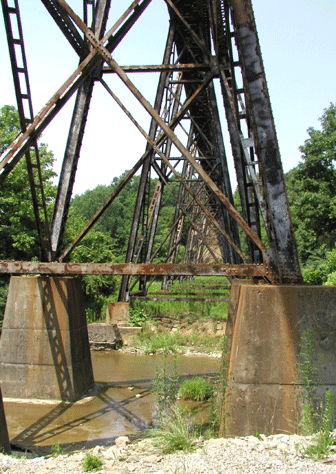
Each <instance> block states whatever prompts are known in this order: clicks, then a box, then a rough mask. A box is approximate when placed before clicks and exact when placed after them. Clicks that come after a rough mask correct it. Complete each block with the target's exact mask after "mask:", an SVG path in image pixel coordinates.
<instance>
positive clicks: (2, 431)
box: [0, 388, 11, 454]
mask: <svg viewBox="0 0 336 474" xmlns="http://www.w3.org/2000/svg"><path fill="white" fill-rule="evenodd" d="M10 451H11V448H10V443H9V438H8V431H7V423H6V417H5V411H4V407H3V403H2V395H1V388H0V453H6V454H9V453H10Z"/></svg>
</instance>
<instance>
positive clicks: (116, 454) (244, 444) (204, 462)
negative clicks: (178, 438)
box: [0, 434, 336, 474]
mask: <svg viewBox="0 0 336 474" xmlns="http://www.w3.org/2000/svg"><path fill="white" fill-rule="evenodd" d="M312 442H313V441H312V439H311V438H309V437H302V436H298V435H291V436H287V435H283V434H278V435H272V436H268V437H266V436H264V435H260V436H259V437H258V438H257V437H254V436H248V437H241V438H228V439H226V438H218V439H210V440H202V439H199V440H196V441H195V446H194V449H193V450H192V451H191V452H189V453H184V452H182V451H177V452H175V453H174V454H162V453H161V452H160V450H159V449H157V448H155V447H154V446H153V443H152V441H151V440H150V439H143V440H140V441H136V442H134V443H129V442H128V438H127V437H120V438H117V439H116V440H115V444H114V445H112V446H109V447H100V446H96V447H95V448H94V449H92V450H91V451H89V452H90V453H92V454H93V455H95V456H98V457H99V458H100V459H101V460H102V463H103V464H102V468H101V470H100V471H99V472H102V473H110V474H112V473H113V474H127V473H133V472H134V473H136V474H149V473H155V474H202V473H204V474H222V473H223V474H224V473H225V474H226V473H230V474H238V473H239V474H252V473H262V472H266V473H293V474H294V473H300V474H320V473H326V474H329V473H336V451H335V449H334V448H336V446H335V447H334V446H332V450H331V453H330V455H328V457H327V458H325V459H323V460H320V461H314V460H312V459H310V458H307V457H305V456H304V455H303V454H302V453H303V451H304V449H305V447H306V446H307V445H308V444H311V443H312ZM86 453H87V451H78V452H75V453H72V454H69V455H67V454H61V455H58V456H57V457H35V458H31V459H24V458H22V457H21V458H19V457H15V456H5V455H0V473H5V472H6V473H7V472H8V473H11V474H23V473H24V474H46V473H57V474H65V473H70V472H71V473H72V474H82V473H83V472H85V471H84V468H83V464H82V461H83V459H84V457H85V456H86ZM94 472H98V471H94Z"/></svg>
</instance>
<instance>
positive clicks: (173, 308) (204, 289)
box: [132, 277, 229, 321]
mask: <svg viewBox="0 0 336 474" xmlns="http://www.w3.org/2000/svg"><path fill="white" fill-rule="evenodd" d="M226 282H227V280H226V279H225V278H224V279H223V278H220V277H195V278H194V279H193V280H191V281H190V280H189V279H186V280H183V281H182V282H180V281H179V280H175V281H174V282H173V283H172V284H171V285H170V286H169V290H168V293H167V295H168V296H169V292H170V293H172V292H174V294H175V296H180V297H184V296H188V294H189V292H190V291H192V292H193V293H195V296H199V297H201V296H204V297H209V298H211V297H212V298H213V297H216V293H218V292H220V293H223V292H224V291H225V290H226V289H227V288H226ZM217 285H218V288H209V286H217ZM160 291H161V282H160V281H155V282H153V283H152V285H151V286H150V288H149V292H156V293H157V292H160ZM228 295H229V293H228ZM157 296H158V294H157ZM132 309H134V310H143V311H144V313H145V314H146V315H147V316H148V318H150V319H161V318H163V317H166V316H167V315H169V316H170V317H171V318H173V319H184V318H185V317H188V318H189V319H190V320H194V321H195V320H199V319H203V320H204V319H211V320H214V321H225V320H226V317H227V309H228V302H226V301H220V302H206V301H148V300H147V301H139V300H135V301H132Z"/></svg>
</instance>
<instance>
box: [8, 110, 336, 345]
mask: <svg viewBox="0 0 336 474" xmlns="http://www.w3.org/2000/svg"><path fill="white" fill-rule="evenodd" d="M320 122H321V130H317V129H314V128H309V129H308V131H307V132H308V139H307V140H306V141H305V142H304V144H303V145H302V146H301V148H300V150H301V154H302V161H301V162H300V163H299V164H298V166H296V167H295V168H294V169H292V170H291V171H289V172H288V173H287V174H286V183H287V193H288V199H289V203H290V207H291V215H292V221H293V226H294V230H295V234H296V239H297V244H298V250H299V257H300V261H301V265H302V269H303V275H304V280H305V281H306V282H307V283H310V284H327V285H335V284H336V245H335V244H336V197H335V196H336V170H335V159H336V149H335V142H336V104H332V103H331V104H330V106H329V107H328V108H326V109H325V110H324V113H323V115H322V117H321V119H320ZM19 131H20V126H19V120H18V113H17V111H16V110H15V108H14V107H12V106H4V107H2V109H0V152H2V151H3V150H4V149H5V148H6V147H7V146H8V145H9V144H10V143H11V142H12V140H13V139H14V138H15V136H16V135H17V134H18V132H19ZM39 149H40V158H41V163H42V174H43V180H44V187H45V195H46V201H47V208H48V213H49V217H50V218H51V215H52V208H53V203H54V200H55V195H56V186H55V185H54V184H53V178H54V177H55V172H54V171H53V164H54V156H53V153H52V152H51V151H49V150H48V149H47V146H46V145H45V144H43V143H41V144H40V145H39ZM123 177H124V175H122V176H120V177H115V178H114V179H113V181H112V182H111V184H110V185H108V186H103V185H100V186H97V187H96V188H95V189H93V190H90V191H86V192H85V193H83V194H82V195H80V196H78V195H77V196H75V197H74V198H73V199H72V205H71V208H70V212H69V219H68V224H67V229H66V234H65V236H64V248H66V247H67V246H68V245H69V244H70V243H71V242H72V241H73V239H74V238H75V237H76V236H77V235H78V233H79V232H80V230H81V229H82V228H83V226H84V225H85V224H86V223H87V222H88V220H89V219H90V218H91V217H92V215H93V214H94V212H95V211H96V210H97V209H98V208H99V207H100V205H101V204H102V203H103V202H104V201H105V199H106V198H107V197H108V196H109V195H110V194H111V193H112V192H113V191H114V190H115V188H116V187H117V186H118V184H119V183H120V181H121V180H122V179H123ZM139 179H140V178H139V177H138V176H135V177H134V178H133V179H132V180H131V181H130V182H129V183H128V184H127V186H125V188H124V189H123V191H122V192H121V193H120V194H119V195H118V196H117V198H116V199H115V200H114V201H113V203H112V204H111V206H110V207H109V208H108V209H107V210H106V212H105V213H104V215H103V216H102V217H101V218H100V219H99V221H98V222H97V223H96V225H95V227H94V228H93V229H92V230H91V231H90V232H89V233H88V235H87V236H86V237H85V238H84V239H83V240H82V241H81V243H80V244H79V245H78V246H77V247H76V249H75V250H74V251H73V252H72V254H71V255H70V260H71V261H73V262H79V261H81V262H90V261H95V262H106V261H113V262H122V261H124V258H125V252H126V248H127V243H128V236H129V229H130V226H131V222H132V218H133V211H134V205H135V202H136V196H137V189H138V184H139ZM155 184H156V180H155V179H153V180H151V182H150V186H151V188H152V190H153V189H154V187H155ZM171 187H172V188H173V190H174V192H175V194H176V191H177V189H178V183H174V182H173V183H171ZM236 195H237V193H236ZM236 197H237V196H236ZM237 206H238V208H239V203H237ZM0 208H1V226H0V259H13V260H32V259H38V258H39V246H38V239H37V233H36V229H35V222H34V213H33V205H32V202H31V199H30V189H29V184H28V178H27V170H26V167H25V162H24V160H23V159H22V160H20V162H19V163H18V164H17V166H16V167H15V168H14V170H13V171H12V172H11V173H10V175H9V176H8V177H7V179H6V180H5V181H4V183H3V185H2V187H1V196H0ZM174 210H175V200H174V198H173V197H172V195H171V193H170V192H169V190H168V189H166V188H165V189H164V193H163V197H162V202H161V211H160V219H159V223H158V227H157V232H156V236H155V242H154V247H156V246H157V244H158V243H159V242H161V240H162V239H163V237H164V236H165V235H166V234H167V232H168V231H169V229H170V226H171V223H172V218H173V214H174ZM14 229H15V231H14ZM187 231H188V229H187V228H186V229H184V231H183V234H182V237H181V243H180V248H181V249H182V251H181V255H183V248H184V245H185V243H186V233H187ZM263 238H264V234H263ZM168 240H169V239H167V241H166V242H165V244H164V245H163V246H162V248H161V249H160V251H159V252H158V254H157V255H156V257H155V260H154V263H156V262H160V261H163V259H164V258H165V256H166V251H167V245H168ZM244 245H245V242H244V241H242V246H243V247H244ZM78 278H79V279H80V280H81V281H82V284H83V293H84V299H85V305H86V310H87V317H88V320H89V321H95V320H99V319H102V318H104V316H105V310H106V305H107V302H108V301H112V300H114V301H115V300H116V299H117V294H118V288H119V283H120V277H117V276H106V275H90V276H83V277H78ZM204 280H207V282H209V281H210V280H211V279H204ZM8 281H9V279H8V277H7V276H0V321H1V320H2V316H3V312H4V306H5V301H6V294H7V288H8ZM195 281H196V280H195ZM198 281H201V280H198ZM160 285H161V280H160V279H159V280H158V281H156V282H155V283H153V285H152V286H151V287H150V292H151V291H157V290H159V289H160ZM189 285H190V282H187V281H183V282H177V281H175V282H174V283H173V285H170V289H173V290H174V292H175V293H176V294H177V296H179V297H181V298H183V296H184V295H185V294H186V292H187V291H190V286H189ZM187 287H188V290H187ZM134 289H135V290H136V287H135V288H134ZM197 292H198V293H199V292H200V290H199V289H198V290H197ZM215 292H216V290H214V291H213V293H215ZM208 296H209V297H211V292H210V293H209V295H208ZM132 305H133V307H132V311H131V321H132V324H134V325H139V324H141V325H144V323H145V322H146V320H149V321H152V320H159V319H162V318H166V317H168V316H169V317H170V318H172V319H174V320H175V322H177V326H181V324H180V323H179V321H180V322H181V321H183V320H187V321H188V324H192V323H193V322H194V321H196V320H201V319H202V318H204V319H206V318H207V319H209V320H212V321H214V322H216V321H223V320H224V318H225V315H226V312H227V305H226V303H225V302H224V303H223V302H217V303H216V302H205V301H182V300H181V299H180V301H176V302H174V301H134V302H133V303H132ZM196 332H197V331H196ZM178 337H179V336H178V335H176V336H175V338H178ZM189 337H190V340H189V341H188V342H186V344H187V343H188V344H192V343H193V344H194V345H203V341H201V339H202V337H203V336H200V338H199V340H197V341H196V335H194V336H190V335H189ZM177 342H178V341H177ZM177 342H176V343H177ZM164 344H165V345H168V346H169V345H171V342H169V341H167V340H165V341H164ZM174 344H175V343H174ZM175 345H176V344H175ZM158 346H160V344H159V343H158V342H157V341H153V344H152V347H151V348H149V350H151V351H155V350H157V349H156V347H158Z"/></svg>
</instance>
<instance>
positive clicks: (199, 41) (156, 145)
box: [0, 0, 302, 301]
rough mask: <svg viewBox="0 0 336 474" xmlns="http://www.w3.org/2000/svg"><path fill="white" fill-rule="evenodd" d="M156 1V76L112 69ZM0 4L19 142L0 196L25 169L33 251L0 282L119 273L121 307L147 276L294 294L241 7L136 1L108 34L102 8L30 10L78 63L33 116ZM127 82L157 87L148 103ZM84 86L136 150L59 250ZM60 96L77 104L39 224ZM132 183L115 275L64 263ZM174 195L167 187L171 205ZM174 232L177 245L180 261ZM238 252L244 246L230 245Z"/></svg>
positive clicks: (293, 253) (6, 160)
mask: <svg viewBox="0 0 336 474" xmlns="http://www.w3.org/2000/svg"><path fill="white" fill-rule="evenodd" d="M159 1H161V2H164V3H165V4H166V7H167V10H168V13H169V18H170V22H169V28H168V35H167V39H166V46H165V49H164V51H162V56H163V60H162V63H161V64H145V65H143V64H136V63H134V64H132V65H129V66H127V67H126V66H122V65H120V64H118V63H117V62H116V60H115V59H114V51H115V50H116V49H117V48H118V46H119V45H120V44H121V43H122V42H123V40H124V38H125V37H126V36H127V33H128V32H129V31H130V29H131V28H132V27H133V26H134V25H135V24H136V23H137V22H141V21H142V14H143V12H144V11H145V10H146V9H147V8H150V4H151V3H155V2H159ZM1 3H2V9H3V15H4V21H5V26H6V33H7V39H8V48H9V55H10V60H11V66H12V72H13V83H14V88H15V93H16V99H17V107H18V111H19V116H20V124H21V133H20V134H19V135H18V136H17V137H16V139H15V140H14V141H13V143H11V145H10V146H9V147H8V148H7V149H6V150H5V151H4V153H3V154H2V156H1V157H0V193H1V186H2V184H3V183H4V180H5V179H6V177H7V176H8V175H9V173H10V172H11V171H12V170H13V169H14V168H15V166H16V165H17V163H18V162H19V161H20V160H21V158H23V157H24V156H25V157H26V163H27V168H28V176H29V182H30V188H31V196H32V202H33V206H34V213H35V221H36V229H37V233H38V236H39V243H40V248H41V256H40V262H10V261H1V262H0V272H1V273H10V274H23V273H28V274H32V273H38V274H57V275H72V274H120V275H123V278H122V283H121V288H120V294H119V300H120V301H127V300H128V299H129V298H130V296H131V295H132V289H133V288H134V286H135V283H134V277H136V281H137V282H139V289H140V293H141V292H142V293H143V294H144V295H145V294H146V292H147V290H148V286H149V285H150V283H151V281H152V278H153V277H154V276H155V275H161V276H163V283H162V284H163V287H164V288H166V287H167V285H168V282H169V280H170V279H172V278H174V277H176V276H180V275H186V276H192V275H223V276H227V277H250V278H260V279H264V280H265V281H268V282H271V283H299V282H301V281H302V277H301V271H300V265H299V259H298V254H297V248H296V243H295V237H294V233H293V227H292V223H291V218H290V211H289V205H288V200H287V196H286V189H285V182H284V176H283V170H282V164H281V158H280V153H279V148H278V143H277V138H276V132H275V126H274V121H273V116H272V110H271V105H270V100H269V95H268V90H267V84H266V78H265V72H264V67H263V62H262V57H261V52H260V46H259V41H258V35H257V30H256V24H255V20H254V15H253V10H252V3H251V0H196V1H195V0H193V1H192V0H135V1H133V2H132V3H131V4H130V5H129V7H128V8H127V9H126V10H125V12H124V13H123V14H122V15H121V17H120V18H119V20H118V21H117V22H116V23H115V24H114V25H109V24H108V16H109V12H110V9H113V2H111V1H110V0H83V4H84V14H83V15H82V16H81V17H80V16H78V12H77V13H76V12H74V11H73V10H72V8H71V7H70V6H69V4H68V3H67V2H66V1H65V0H41V3H42V4H43V5H44V6H45V8H46V9H47V11H48V12H49V14H50V15H51V17H52V18H53V20H54V21H55V23H56V24H57V25H58V27H59V30H60V34H63V35H64V36H65V38H66V39H67V41H68V42H69V43H70V45H71V47H72V48H73V49H74V51H75V52H76V54H77V55H78V59H79V65H78V62H77V63H75V64H74V67H73V73H72V74H71V75H70V77H69V78H68V79H67V81H66V82H64V84H60V87H59V89H58V90H57V91H55V94H54V95H53V96H52V97H51V98H50V100H49V101H48V102H47V103H46V104H45V106H44V107H43V108H42V109H41V110H40V112H39V113H38V114H37V115H34V113H33V106H32V96H31V90H30V85H29V75H28V64H27V60H26V54H25V46H24V19H22V23H21V17H20V10H19V1H18V0H11V1H9V0H1ZM89 18H92V22H91V21H90V22H89V20H88V19H89ZM137 72H141V73H142V74H143V75H144V76H143V78H144V80H145V74H157V76H158V83H157V91H156V97H155V101H154V103H150V102H149V101H148V99H146V97H144V96H143V95H142V93H141V92H140V91H139V90H138V89H137V87H136V86H135V84H134V83H133V82H132V79H131V77H132V74H133V73H137ZM40 73H41V75H43V72H42V71H41V72H40ZM111 75H113V76H117V77H118V78H119V80H120V81H121V82H122V83H123V84H124V85H125V86H126V88H127V89H128V90H129V91H130V92H131V93H132V95H133V96H134V97H135V98H136V99H137V101H138V102H139V103H140V104H141V105H142V107H143V108H144V109H145V110H146V111H147V113H148V114H149V115H150V118H151V122H150V127H149V130H145V129H144V128H143V126H142V125H141V124H140V123H139V122H138V121H137V120H136V119H135V117H134V114H133V113H132V111H131V110H129V109H128V108H127V107H126V105H125V101H124V100H123V97H117V96H116V95H115V91H114V90H113V88H112V87H111V86H110V85H109V78H108V76H111ZM215 84H218V87H217V86H216V87H215ZM94 86H101V87H103V88H104V89H105V90H106V96H107V97H110V100H114V101H115V102H116V103H117V104H118V106H119V107H120V113H124V114H126V115H127V117H128V118H129V120H130V121H131V122H132V123H133V124H134V125H135V126H136V127H137V128H138V130H139V131H140V132H141V133H142V135H143V137H144V143H145V145H144V150H143V152H142V153H139V157H138V160H137V161H136V163H135V164H134V166H133V168H132V169H131V170H129V171H128V172H127V173H125V175H124V176H123V179H122V180H121V181H120V182H119V184H118V186H117V187H116V188H115V189H114V191H113V193H112V194H111V195H110V196H109V198H108V199H107V200H106V201H105V202H102V203H101V207H100V208H99V209H98V210H97V211H96V212H95V214H94V215H93V216H92V218H91V220H90V221H89V222H88V223H87V224H86V226H85V227H84V228H83V229H82V231H81V232H80V233H79V234H78V236H77V237H76V239H75V240H74V241H73V242H72V243H71V244H70V245H69V246H68V247H67V248H65V246H64V245H63V240H64V239H63V237H64V232H65V229H66V225H67V219H68V213H69V208H70V206H71V195H72V189H73V184H74V180H75V175H76V169H77V164H78V161H79V155H80V151H81V146H82V141H83V136H84V131H85V124H86V120H87V116H88V113H89V106H90V101H91V97H92V92H93V88H94ZM72 96H75V105H74V109H73V114H72V119H71V123H70V126H69V135H68V140H67V142H66V144H65V152H64V159H63V165H62V170H61V173H60V178H59V184H58V191H57V197H56V200H55V205H54V210H53V215H52V218H51V221H50V222H49V221H48V215H47V207H46V199H45V195H44V189H43V180H42V174H41V165H40V159H39V150H38V139H39V137H40V135H41V134H42V132H43V131H44V130H45V128H46V127H47V126H48V124H50V122H51V121H52V120H53V119H54V118H55V117H56V116H57V114H58V112H59V111H60V110H61V109H62V107H63V106H64V105H65V104H66V103H67V102H68V100H69V99H70V98H71V97H72ZM221 109H224V110H225V118H226V122H227V128H228V131H229V136H230V142H231V147H230V148H231V150H230V151H228V149H227V148H226V145H225V143H224V137H223V132H222V125H221V120H220V116H221V115H220V110H221ZM222 121H223V119H222ZM111 134H113V130H112V131H111ZM181 137H182V138H181ZM115 139H116V140H118V137H115ZM125 146H127V145H125ZM231 154H232V160H233V162H234V168H235V173H236V178H235V179H236V182H237V185H238V190H239V196H240V201H241V212H238V210H237V209H236V208H235V206H234V203H233V192H232V190H233V187H234V186H235V185H236V183H235V182H234V183H232V181H231V178H230V174H229V171H228V169H229V166H228V157H230V159H231ZM138 172H140V182H139V187H138V193H137V201H136V206H135V209H134V216H133V222H132V226H131V228H130V229H129V240H128V249H127V253H126V255H125V263H123V264H116V263H112V262H106V263H99V264H98V263H94V262H92V263H82V264H81V263H71V262H69V256H70V254H71V252H72V251H73V249H74V248H75V247H76V245H78V244H79V242H81V240H82V239H83V238H84V237H85V236H86V234H87V233H88V232H89V231H90V229H91V228H92V227H93V226H94V225H95V223H96V222H97V220H98V219H99V218H100V216H101V215H102V214H103V213H104V212H105V211H106V209H107V208H108V207H109V206H110V204H111V203H112V202H113V200H114V199H115V198H116V197H117V196H118V195H119V193H120V192H121V191H122V190H123V189H124V188H125V186H126V185H127V183H129V182H130V181H131V179H132V178H133V177H134V175H135V174H136V173H138ZM112 178H113V176H111V180H112ZM153 178H154V179H155V183H156V184H155V187H154V189H153ZM173 182H174V183H175V182H178V183H179V184H178V191H177V193H176V192H175V191H174V189H176V186H173V187H172V185H171V184H172V183H173ZM164 192H165V193H172V194H173V196H174V200H175V202H176V207H175V213H174V217H173V221H172V222H171V228H170V230H169V232H168V233H167V235H165V237H164V239H163V241H161V242H158V241H157V238H156V230H157V226H158V222H159V219H160V210H161V207H162V206H161V201H162V196H163V193H164ZM183 229H184V231H185V232H184V233H185V234H186V235H187V237H186V241H185V251H184V254H183V255H182V256H181V248H180V247H181V245H180V244H181V236H182V232H183ZM262 231H263V232H264V234H265V235H266V239H265V238H263V240H262V238H261V235H262ZM242 239H244V240H245V239H246V241H247V246H246V245H245V246H242V245H241V243H242ZM265 240H267V243H265ZM167 243H168V245H167ZM163 245H166V246H167V249H168V250H167V255H166V260H165V262H162V263H159V264H157V263H153V262H154V261H155V257H156V255H157V254H158V252H159V250H160V249H161V248H162V246H163ZM243 247H244V248H246V250H245V252H243V250H242V248H243ZM181 260H182V263H178V262H181ZM132 276H133V283H132V282H131V278H132ZM138 293H139V292H138Z"/></svg>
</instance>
